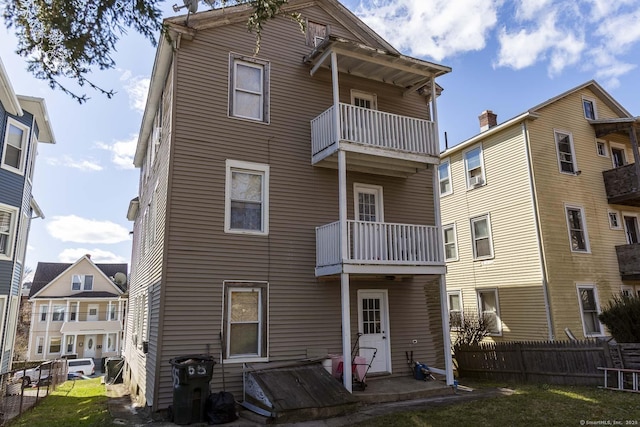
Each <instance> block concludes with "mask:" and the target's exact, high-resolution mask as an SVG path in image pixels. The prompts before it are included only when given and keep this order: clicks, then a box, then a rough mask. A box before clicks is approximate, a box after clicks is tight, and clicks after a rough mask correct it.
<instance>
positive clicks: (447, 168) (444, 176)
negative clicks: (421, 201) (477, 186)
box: [438, 160, 453, 196]
mask: <svg viewBox="0 0 640 427" xmlns="http://www.w3.org/2000/svg"><path fill="white" fill-rule="evenodd" d="M438 179H439V180H440V195H441V196H448V195H449V194H451V193H453V185H451V162H450V161H449V160H444V161H441V162H440V166H438Z"/></svg>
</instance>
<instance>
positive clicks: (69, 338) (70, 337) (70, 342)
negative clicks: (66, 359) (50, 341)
mask: <svg viewBox="0 0 640 427" xmlns="http://www.w3.org/2000/svg"><path fill="white" fill-rule="evenodd" d="M75 338H76V337H75V336H74V335H67V342H66V344H65V345H66V350H65V351H66V353H67V354H71V353H73V342H74V341H75Z"/></svg>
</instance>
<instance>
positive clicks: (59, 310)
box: [51, 304, 67, 322]
mask: <svg viewBox="0 0 640 427" xmlns="http://www.w3.org/2000/svg"><path fill="white" fill-rule="evenodd" d="M66 310H67V306H66V305H62V304H54V305H53V307H52V308H51V321H52V322H64V320H65V319H64V315H65V311H66Z"/></svg>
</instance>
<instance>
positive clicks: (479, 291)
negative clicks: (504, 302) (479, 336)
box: [476, 288, 502, 337]
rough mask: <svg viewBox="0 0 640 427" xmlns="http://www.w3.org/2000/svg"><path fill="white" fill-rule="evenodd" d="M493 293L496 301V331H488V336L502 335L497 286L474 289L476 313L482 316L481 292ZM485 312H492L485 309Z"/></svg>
mask: <svg viewBox="0 0 640 427" xmlns="http://www.w3.org/2000/svg"><path fill="white" fill-rule="evenodd" d="M489 292H491V293H493V294H494V297H495V301H496V310H495V316H496V328H497V331H490V332H489V336H494V337H495V336H502V319H501V318H500V299H499V298H498V289H497V288H479V289H476V297H477V298H478V315H480V316H484V313H485V311H484V310H482V301H483V300H482V294H483V293H489ZM487 313H493V312H489V311H487Z"/></svg>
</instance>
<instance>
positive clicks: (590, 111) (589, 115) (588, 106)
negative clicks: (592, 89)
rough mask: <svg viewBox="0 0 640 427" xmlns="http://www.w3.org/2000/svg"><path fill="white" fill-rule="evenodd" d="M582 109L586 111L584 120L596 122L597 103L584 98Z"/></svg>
mask: <svg viewBox="0 0 640 427" xmlns="http://www.w3.org/2000/svg"><path fill="white" fill-rule="evenodd" d="M582 108H583V109H584V118H585V119H590V120H595V119H596V117H597V112H596V102H595V101H594V100H593V99H591V98H582Z"/></svg>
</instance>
